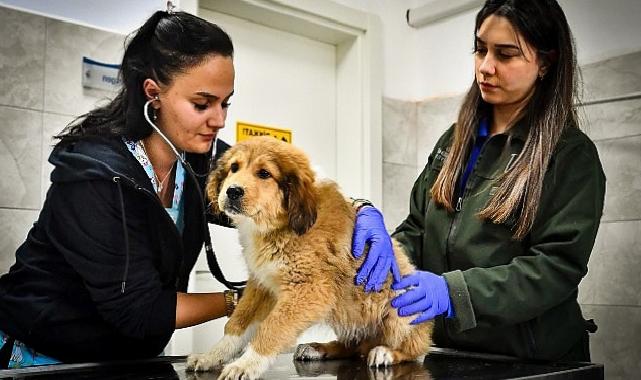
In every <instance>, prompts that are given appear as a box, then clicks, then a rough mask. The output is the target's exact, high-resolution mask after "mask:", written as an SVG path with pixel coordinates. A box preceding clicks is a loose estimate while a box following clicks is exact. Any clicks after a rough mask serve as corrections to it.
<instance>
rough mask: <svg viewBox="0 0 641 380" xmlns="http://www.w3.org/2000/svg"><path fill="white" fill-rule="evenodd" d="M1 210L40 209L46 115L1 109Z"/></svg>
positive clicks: (2, 107)
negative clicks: (43, 135)
mask: <svg viewBox="0 0 641 380" xmlns="http://www.w3.org/2000/svg"><path fill="white" fill-rule="evenodd" d="M0 120H2V127H0V169H1V170H0V172H1V173H2V181H0V207H11V208H28V209H37V208H39V207H40V202H39V201H40V162H41V161H40V160H41V156H42V152H41V146H42V143H41V141H42V140H41V139H42V112H40V111H31V110H26V109H21V108H13V107H4V106H0Z"/></svg>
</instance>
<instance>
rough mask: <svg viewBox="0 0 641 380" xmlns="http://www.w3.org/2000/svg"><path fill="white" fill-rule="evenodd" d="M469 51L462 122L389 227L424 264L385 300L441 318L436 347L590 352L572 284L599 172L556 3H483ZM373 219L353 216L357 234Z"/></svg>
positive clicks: (522, 353) (584, 257)
mask: <svg viewBox="0 0 641 380" xmlns="http://www.w3.org/2000/svg"><path fill="white" fill-rule="evenodd" d="M474 62H475V78H474V82H473V83H472V85H471V87H470V89H469V91H468V92H467V95H466V96H465V99H464V102H463V104H462V106H461V109H460V112H459V115H458V120H457V122H456V124H454V125H453V126H452V127H451V128H449V129H448V130H447V131H446V132H445V134H444V135H443V136H442V137H441V138H440V139H439V141H438V142H437V144H436V147H435V148H434V150H433V152H432V153H431V154H430V156H429V158H428V163H427V165H426V167H425V169H424V170H423V172H422V173H421V174H420V176H419V177H418V179H417V180H416V182H415V184H414V187H413V189H412V193H411V198H410V213H409V215H408V216H407V218H406V219H405V220H404V221H403V222H402V223H401V224H400V225H399V226H398V228H397V229H396V231H395V232H394V233H393V234H392V236H393V237H395V238H396V239H397V240H398V241H399V242H400V243H401V244H402V245H403V247H404V248H405V249H406V250H407V252H408V253H409V254H410V255H411V257H412V258H413V260H414V263H415V265H416V266H417V268H420V270H417V271H416V272H415V273H413V274H410V275H408V276H406V277H404V278H403V279H402V280H400V281H399V282H396V283H395V284H394V285H393V288H394V289H397V290H403V291H404V292H403V293H402V294H400V295H399V296H397V297H396V298H395V299H394V300H393V301H392V306H394V307H395V308H397V309H398V313H399V314H400V315H401V316H411V317H412V318H414V323H420V322H423V321H426V320H429V319H434V318H436V325H435V330H434V342H435V344H436V345H438V346H442V347H452V348H456V349H461V350H468V351H482V352H488V353H495V354H503V355H513V356H518V357H523V358H534V359H545V360H579V361H589V360H590V354H589V345H588V334H587V330H593V329H594V328H596V326H595V325H594V324H593V323H591V322H588V321H585V320H584V318H583V315H582V313H581V308H580V306H579V304H578V302H577V294H578V285H579V282H580V281H581V279H582V278H583V277H584V276H585V274H586V273H587V264H588V259H589V257H590V252H591V250H592V247H593V245H594V240H595V237H596V233H597V229H598V227H599V221H600V218H601V214H602V210H603V198H604V194H605V176H604V174H603V169H602V167H601V163H600V161H599V157H598V154H597V150H596V148H595V146H594V144H593V143H592V142H591V141H590V139H589V138H588V137H587V136H586V135H585V134H583V133H582V132H581V131H580V130H579V123H578V120H577V113H576V108H575V104H576V101H577V96H576V95H577V88H578V83H577V68H576V58H575V50H574V46H573V39H572V36H571V33H570V29H569V27H568V23H567V21H566V18H565V15H564V13H563V11H562V9H561V7H560V6H559V4H558V3H557V2H556V0H488V1H486V3H485V5H484V6H483V8H482V9H481V10H480V11H479V13H478V14H477V16H476V24H475V26H474ZM372 220H373V217H370V218H368V219H365V218H363V219H362V221H361V220H360V219H357V225H356V234H355V237H358V236H361V235H363V233H362V231H363V230H364V229H366V228H369V226H371V225H374V224H375V223H374V222H373V221H372ZM359 231H360V235H359ZM355 239H356V238H355ZM379 240H381V238H380V237H379ZM355 244H357V243H356V242H355ZM359 244H360V243H359ZM370 254H371V253H370ZM368 260H370V261H371V262H374V261H375V260H376V258H370V257H368ZM365 270H366V271H365V272H364V273H361V274H360V275H361V277H362V276H367V274H368V272H367V270H371V266H370V267H367V268H365ZM372 273H373V272H372ZM371 276H372V275H371V274H370V277H371Z"/></svg>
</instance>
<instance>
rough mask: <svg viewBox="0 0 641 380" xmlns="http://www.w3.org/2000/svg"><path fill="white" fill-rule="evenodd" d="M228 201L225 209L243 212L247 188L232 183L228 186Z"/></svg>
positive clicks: (236, 212)
mask: <svg viewBox="0 0 641 380" xmlns="http://www.w3.org/2000/svg"><path fill="white" fill-rule="evenodd" d="M225 193H226V194H227V201H226V202H225V211H229V212H232V213H234V214H239V213H241V212H242V199H243V195H245V190H243V188H242V187H240V186H236V185H232V186H229V187H228V188H227V191H226V192H225Z"/></svg>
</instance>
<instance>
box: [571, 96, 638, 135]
mask: <svg viewBox="0 0 641 380" xmlns="http://www.w3.org/2000/svg"><path fill="white" fill-rule="evenodd" d="M579 114H580V116H581V117H584V123H583V125H582V127H583V129H584V131H585V132H586V133H587V134H588V136H590V138H592V139H593V140H601V139H609V138H617V137H625V136H633V135H641V99H633V100H626V101H617V102H611V103H603V104H593V105H589V106H585V107H582V108H581V109H580V110H579Z"/></svg>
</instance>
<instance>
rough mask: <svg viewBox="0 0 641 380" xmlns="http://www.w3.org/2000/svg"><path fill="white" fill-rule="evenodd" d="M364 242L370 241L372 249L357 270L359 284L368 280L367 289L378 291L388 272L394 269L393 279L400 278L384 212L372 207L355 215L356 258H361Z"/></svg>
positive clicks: (354, 240)
mask: <svg viewBox="0 0 641 380" xmlns="http://www.w3.org/2000/svg"><path fill="white" fill-rule="evenodd" d="M365 244H369V245H370V248H369V252H368V253H367V257H365V261H364V262H363V264H362V265H361V267H360V268H359V269H358V272H357V273H356V279H355V282H356V285H361V284H363V283H364V282H365V281H367V283H366V285H365V291H367V292H369V291H373V290H376V291H379V290H381V288H382V287H383V284H384V283H385V280H386V279H387V275H388V274H389V272H392V277H393V278H394V282H398V281H400V280H401V273H400V271H399V270H398V264H397V263H396V258H395V257H394V250H393V248H392V238H390V236H389V234H388V233H387V230H386V229H385V222H384V221H383V215H382V214H381V212H380V211H378V209H376V208H375V207H372V206H364V207H361V209H360V210H359V211H358V213H357V214H356V225H355V226H354V236H353V237H352V255H354V257H356V258H357V259H358V258H360V257H361V255H362V254H363V250H364V249H365Z"/></svg>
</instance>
